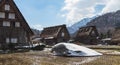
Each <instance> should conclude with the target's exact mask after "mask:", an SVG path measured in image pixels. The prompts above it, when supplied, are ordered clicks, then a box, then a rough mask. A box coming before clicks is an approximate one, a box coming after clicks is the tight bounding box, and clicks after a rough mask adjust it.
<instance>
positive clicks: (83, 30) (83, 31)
mask: <svg viewBox="0 0 120 65" xmlns="http://www.w3.org/2000/svg"><path fill="white" fill-rule="evenodd" d="M92 32H94V33H95V35H96V36H98V31H97V29H96V27H95V26H87V27H81V28H80V29H79V30H78V33H77V36H79V37H82V36H89V35H91V34H92Z"/></svg>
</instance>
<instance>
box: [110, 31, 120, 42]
mask: <svg viewBox="0 0 120 65" xmlns="http://www.w3.org/2000/svg"><path fill="white" fill-rule="evenodd" d="M112 41H113V42H120V29H116V30H115V31H114V33H113V35H112Z"/></svg>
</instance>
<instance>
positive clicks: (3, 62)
mask: <svg viewBox="0 0 120 65" xmlns="http://www.w3.org/2000/svg"><path fill="white" fill-rule="evenodd" d="M97 51H99V52H102V53H104V54H105V55H103V56H97V57H58V56H53V55H52V54H51V53H50V52H49V51H29V52H24V53H11V54H0V65H120V55H119V54H107V53H108V52H109V53H110V52H113V51H115V50H110V51H108V50H97ZM103 51H104V52H103ZM105 51H106V52H105Z"/></svg>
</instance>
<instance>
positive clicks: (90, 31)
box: [75, 26, 98, 44]
mask: <svg viewBox="0 0 120 65" xmlns="http://www.w3.org/2000/svg"><path fill="white" fill-rule="evenodd" d="M97 37H98V31H97V29H96V27H95V26H87V27H81V28H80V29H79V30H78V32H77V34H76V37H75V41H79V42H80V43H84V44H96V42H97Z"/></svg>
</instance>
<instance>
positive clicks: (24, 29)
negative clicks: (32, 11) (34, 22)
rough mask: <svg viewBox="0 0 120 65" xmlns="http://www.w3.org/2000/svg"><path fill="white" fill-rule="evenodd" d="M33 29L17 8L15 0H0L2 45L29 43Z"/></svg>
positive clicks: (0, 35) (0, 43) (0, 39)
mask: <svg viewBox="0 0 120 65" xmlns="http://www.w3.org/2000/svg"><path fill="white" fill-rule="evenodd" d="M32 35H33V32H32V30H31V29H30V27H29V25H28V24H27V22H26V20H25V19H24V17H23V15H22V14H21V12H20V10H19V9H18V8H17V6H16V4H15V3H14V0H0V46H1V47H7V46H8V45H9V44H10V43H13V44H14V45H28V44H29V43H30V42H31V36H32Z"/></svg>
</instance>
